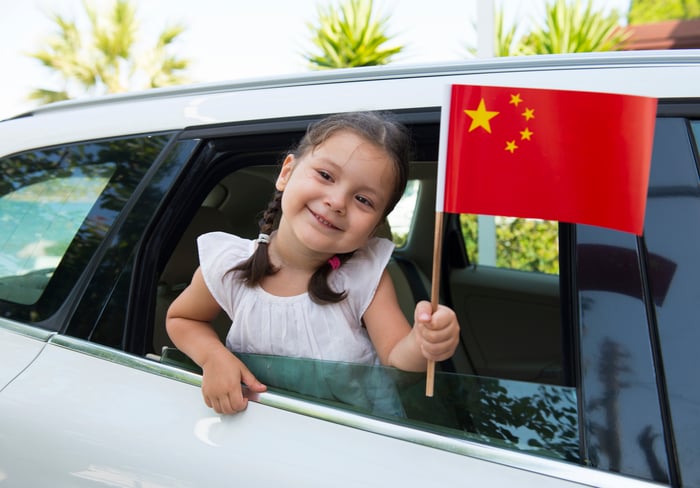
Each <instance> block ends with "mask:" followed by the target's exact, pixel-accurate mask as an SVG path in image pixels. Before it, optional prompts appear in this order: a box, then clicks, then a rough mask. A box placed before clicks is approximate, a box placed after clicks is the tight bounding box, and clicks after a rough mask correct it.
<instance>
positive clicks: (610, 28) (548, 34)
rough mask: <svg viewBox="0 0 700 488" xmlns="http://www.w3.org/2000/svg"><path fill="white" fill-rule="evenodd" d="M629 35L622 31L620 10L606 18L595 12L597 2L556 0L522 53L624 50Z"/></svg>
mask: <svg viewBox="0 0 700 488" xmlns="http://www.w3.org/2000/svg"><path fill="white" fill-rule="evenodd" d="M629 35H630V34H629V33H628V32H626V31H624V30H623V29H621V28H620V14H619V13H618V12H617V11H614V10H613V11H612V12H611V13H610V14H608V15H607V16H606V15H604V14H603V13H602V12H599V11H594V10H593V0H588V1H587V3H586V5H585V7H584V6H582V4H581V1H580V0H576V1H575V2H574V3H570V2H567V1H566V0H553V2H552V3H547V6H546V15H545V21H544V24H543V25H539V26H536V27H535V29H534V30H532V31H531V32H530V33H529V34H527V35H525V36H524V37H523V39H522V40H521V41H520V50H521V51H522V52H523V53H525V54H553V53H575V52H593V51H615V50H618V49H622V48H623V46H624V42H625V41H626V40H627V39H628V38H629Z"/></svg>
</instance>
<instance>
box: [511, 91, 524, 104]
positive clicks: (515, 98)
mask: <svg viewBox="0 0 700 488" xmlns="http://www.w3.org/2000/svg"><path fill="white" fill-rule="evenodd" d="M522 101H523V99H522V98H520V93H516V94H515V95H511V96H510V102H508V103H512V104H513V105H515V106H516V107H517V106H518V104H520V102H522Z"/></svg>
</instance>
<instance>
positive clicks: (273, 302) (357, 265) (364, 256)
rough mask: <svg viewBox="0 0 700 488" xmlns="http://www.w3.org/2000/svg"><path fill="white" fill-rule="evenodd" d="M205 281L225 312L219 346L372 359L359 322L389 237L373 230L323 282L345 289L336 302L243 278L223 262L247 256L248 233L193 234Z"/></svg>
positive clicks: (350, 359) (386, 258)
mask: <svg viewBox="0 0 700 488" xmlns="http://www.w3.org/2000/svg"><path fill="white" fill-rule="evenodd" d="M197 245H198V247H199V261H200V267H201V270H202V275H203V277H204V281H205V283H206V285H207V287H208V288H209V291H210V292H211V294H212V295H213V296H214V298H215V299H216V301H217V302H218V303H219V305H220V306H221V308H222V309H223V310H224V311H225V312H226V313H227V314H228V316H229V317H230V318H231V320H232V324H231V328H230V329H229V332H228V335H227V336H226V347H228V348H229V349H230V350H231V351H234V352H243V353H257V354H271V355H276V356H289V357H304V358H310V359H324V360H329V361H345V362H352V363H364V364H378V363H379V361H378V357H377V353H376V351H375V350H374V346H373V345H372V342H371V341H370V339H369V335H368V334H367V330H366V329H365V328H364V327H363V326H362V322H361V321H362V316H363V315H364V313H365V311H366V310H367V307H369V304H370V303H371V302H372V298H373V297H374V293H375V291H376V290H377V286H378V285H379V279H380V278H381V275H382V272H383V271H384V268H385V267H386V265H387V263H388V262H389V258H390V257H391V253H392V251H393V250H394V244H393V243H392V242H391V241H389V240H387V239H381V238H376V237H375V238H372V239H370V241H369V242H368V243H367V246H366V247H363V248H361V249H358V250H357V251H356V252H355V254H354V255H353V256H352V257H351V258H350V259H349V260H347V261H346V262H345V263H344V264H343V265H342V266H340V268H338V269H337V270H334V271H331V272H330V274H329V276H328V282H329V284H330V286H331V288H332V289H333V290H335V291H343V290H346V291H347V296H346V298H345V299H344V300H342V301H340V302H338V303H332V304H325V305H319V304H317V303H314V302H313V301H312V300H311V298H310V297H309V294H308V293H303V294H301V295H296V296H291V297H279V296H275V295H272V294H270V293H268V292H266V291H265V290H264V289H263V288H262V287H260V286H255V287H249V286H246V285H245V283H243V281H241V280H240V279H237V277H236V275H237V274H238V272H231V273H227V271H228V270H230V269H231V268H233V267H235V266H237V265H238V264H240V263H241V262H243V261H245V260H246V259H248V258H249V257H250V256H251V255H252V253H253V251H254V250H255V248H256V246H257V244H256V242H255V241H252V240H249V239H243V238H241V237H238V236H235V235H232V234H226V233H224V232H212V233H209V234H204V235H202V236H200V237H199V238H198V239H197Z"/></svg>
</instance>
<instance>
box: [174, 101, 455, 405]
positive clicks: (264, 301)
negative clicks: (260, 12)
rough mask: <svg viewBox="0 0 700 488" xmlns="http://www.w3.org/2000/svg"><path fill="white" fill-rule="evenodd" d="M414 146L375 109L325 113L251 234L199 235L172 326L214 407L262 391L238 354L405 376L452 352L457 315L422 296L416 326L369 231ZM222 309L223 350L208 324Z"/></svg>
mask: <svg viewBox="0 0 700 488" xmlns="http://www.w3.org/2000/svg"><path fill="white" fill-rule="evenodd" d="M408 147H409V138H408V136H407V132H406V130H405V128H403V126H401V125H399V124H397V123H395V122H392V121H390V120H388V119H386V118H385V117H383V116H382V115H380V114H376V113H350V114H339V115H334V116H330V117H327V118H325V119H323V120H321V121H320V122H318V123H316V124H314V125H312V126H311V127H310V128H309V130H308V132H307V134H306V135H305V136H304V138H303V139H302V141H301V142H300V144H299V146H298V148H297V149H296V150H295V151H293V152H291V153H290V154H289V155H288V156H287V157H286V159H285V160H284V162H283V164H282V168H281V170H280V174H279V176H278V178H277V181H276V185H275V186H276V188H277V192H276V193H275V196H274V198H273V200H272V201H271V202H270V203H269V205H268V208H267V210H266V211H265V213H264V215H263V217H262V219H261V221H260V235H259V237H258V238H257V239H256V240H254V241H251V240H247V239H243V238H240V237H237V236H234V235H230V234H225V233H221V232H216V233H211V234H205V235H203V236H200V238H199V239H198V241H197V243H198V246H199V257H200V267H199V268H198V269H197V270H196V271H195V273H194V276H193V278H192V282H191V284H190V285H189V286H188V287H187V288H186V289H185V290H184V291H183V292H182V294H181V295H180V296H179V297H178V298H177V299H176V300H175V301H174V302H173V303H172V305H171V306H170V308H169V310H168V314H167V321H166V327H167V331H168V334H169V335H170V338H171V339H172V341H173V342H174V343H175V345H176V346H177V347H178V348H179V349H180V350H181V351H183V352H184V353H185V354H187V355H188V356H189V357H190V358H192V360H194V361H195V362H196V363H197V364H198V365H199V366H201V368H202V371H203V377H202V394H203V396H204V400H205V402H206V404H207V405H208V406H209V407H211V408H213V409H214V410H215V411H216V412H218V413H233V412H237V411H240V410H243V409H244V408H245V407H246V405H247V398H246V397H244V396H243V393H242V388H241V383H244V384H245V385H247V387H248V388H249V389H250V390H251V391H253V392H262V391H264V390H265V388H266V387H265V386H264V385H263V384H261V383H260V382H259V381H258V380H257V379H256V378H255V377H254V376H253V375H252V373H251V372H250V371H249V370H248V369H247V368H246V366H245V365H244V364H243V363H242V362H241V361H240V360H239V359H238V358H237V357H236V356H234V355H233V354H232V351H235V352H248V353H260V354H272V355H280V356H293V357H306V358H312V359H325V360H333V361H347V362H356V363H366V364H378V363H381V364H383V365H389V366H394V367H397V368H400V369H403V370H408V371H423V370H425V368H426V361H427V360H428V359H431V360H434V361H441V360H444V359H447V358H449V357H451V356H452V354H453V353H454V350H455V348H456V347H457V343H458V340H459V324H458V323H457V319H456V316H455V314H454V312H453V311H452V310H451V309H449V308H447V307H444V306H440V307H439V308H438V310H437V311H436V312H435V313H433V312H432V309H431V306H430V303H429V302H420V303H418V304H417V305H416V309H415V314H414V320H415V322H414V324H413V327H411V325H410V324H409V323H408V322H407V321H406V318H405V317H404V315H403V313H402V311H401V308H400V307H399V304H398V301H397V298H396V293H395V291H394V287H393V283H392V281H391V278H390V277H389V275H388V273H387V271H386V270H385V267H386V265H387V263H388V261H389V258H390V257H391V253H392V250H393V247H394V246H393V243H391V241H389V240H387V239H380V238H377V237H374V233H375V231H376V229H377V227H378V226H379V225H380V224H381V223H382V222H383V220H384V218H385V217H386V216H387V214H388V213H389V212H390V211H391V210H392V209H393V208H394V206H395V205H396V203H397V202H398V200H399V198H401V195H402V193H403V191H404V188H405V186H406V179H407V170H408ZM275 226H276V230H273V229H275ZM222 308H223V310H224V311H225V312H226V313H227V314H228V315H229V317H230V318H231V320H232V324H231V328H230V330H229V333H228V335H227V338H226V346H224V345H223V344H222V343H221V341H220V340H219V338H218V336H217V334H216V332H215V331H214V329H213V328H212V327H211V326H210V324H209V323H210V321H212V320H213V319H214V318H215V317H216V316H217V315H218V313H219V312H220V310H221V309H222Z"/></svg>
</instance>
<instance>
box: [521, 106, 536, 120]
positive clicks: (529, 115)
mask: <svg viewBox="0 0 700 488" xmlns="http://www.w3.org/2000/svg"><path fill="white" fill-rule="evenodd" d="M521 115H522V116H523V117H525V120H530V119H534V118H535V109H534V108H526V109H525V111H524V112H523V113H522V114H521Z"/></svg>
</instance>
